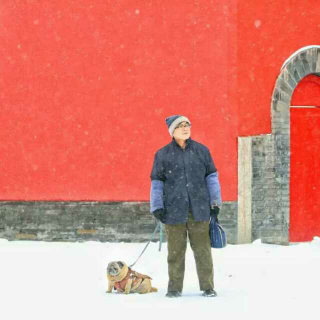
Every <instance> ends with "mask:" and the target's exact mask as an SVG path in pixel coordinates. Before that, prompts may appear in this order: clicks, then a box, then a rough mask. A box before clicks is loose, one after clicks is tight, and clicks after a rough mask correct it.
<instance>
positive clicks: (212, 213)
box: [210, 206, 220, 218]
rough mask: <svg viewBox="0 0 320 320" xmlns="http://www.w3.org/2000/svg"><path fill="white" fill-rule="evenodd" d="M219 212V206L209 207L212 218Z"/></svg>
mask: <svg viewBox="0 0 320 320" xmlns="http://www.w3.org/2000/svg"><path fill="white" fill-rule="evenodd" d="M219 213H220V208H219V207H218V206H214V207H212V208H211V209H210V216H211V217H212V218H213V217H214V216H216V217H217V216H218V214H219Z"/></svg>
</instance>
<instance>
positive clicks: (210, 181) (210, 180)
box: [206, 172, 222, 207]
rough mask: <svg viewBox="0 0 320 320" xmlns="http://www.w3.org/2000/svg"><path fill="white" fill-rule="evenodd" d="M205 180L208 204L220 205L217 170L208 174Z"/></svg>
mask: <svg viewBox="0 0 320 320" xmlns="http://www.w3.org/2000/svg"><path fill="white" fill-rule="evenodd" d="M206 180H207V186H208V190H209V195H210V204H211V205H213V204H217V205H218V206H219V207H220V206H221V204H222V200H221V189H220V183H219V178H218V172H214V173H211V174H209V175H208V176H207V177H206Z"/></svg>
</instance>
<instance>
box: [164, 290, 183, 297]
mask: <svg viewBox="0 0 320 320" xmlns="http://www.w3.org/2000/svg"><path fill="white" fill-rule="evenodd" d="M166 297H167V298H179V297H181V292H179V291H168V293H167V294H166Z"/></svg>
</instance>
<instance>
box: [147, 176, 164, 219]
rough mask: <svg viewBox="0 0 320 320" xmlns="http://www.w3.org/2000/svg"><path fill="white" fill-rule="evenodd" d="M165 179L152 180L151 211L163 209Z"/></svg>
mask: <svg viewBox="0 0 320 320" xmlns="http://www.w3.org/2000/svg"><path fill="white" fill-rule="evenodd" d="M163 208H164V205H163V181H160V180H152V181H151V190H150V212H151V213H152V212H154V211H156V210H157V209H163Z"/></svg>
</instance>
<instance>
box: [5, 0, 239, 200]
mask: <svg viewBox="0 0 320 320" xmlns="http://www.w3.org/2000/svg"><path fill="white" fill-rule="evenodd" d="M227 4H229V5H227ZM232 10H234V7H233V5H230V1H227V0H223V1H222V0H215V1H205V0H203V1H198V2H195V1H193V0H192V1H191V0H187V1H178V0H176V1H172V0H171V1H160V0H158V1H151V0H150V1H128V0H127V1H124V0H120V1H98V0H79V1H65V0H63V1H62V0H59V1H58V0H57V1H49V0H47V1H1V3H0V42H1V44H2V45H1V47H0V70H1V74H0V86H1V93H0V103H1V114H0V120H1V128H0V139H1V144H0V172H1V184H0V199H1V200H106V201H121V200H126V201H134V200H146V201H147V200H149V188H150V178H149V175H150V171H151V166H152V162H153V156H154V153H155V151H156V150H157V149H159V148H160V147H161V146H163V145H164V144H166V143H168V142H169V141H170V136H169V134H168V131H167V128H166V125H165V117H167V116H169V115H172V114H184V115H186V116H188V117H190V119H191V121H192V124H193V127H192V137H193V138H194V139H195V140H198V141H199V142H203V143H205V144H206V145H208V147H209V148H210V150H211V152H212V155H213V157H214V159H215V162H216V166H217V167H218V169H219V172H220V177H221V182H222V193H223V199H224V200H236V198H237V109H236V108H237V106H236V104H234V103H231V102H230V100H229V96H230V95H229V92H228V91H229V90H230V89H229V88H231V87H232V80H230V77H229V73H230V72H232V71H233V70H232V68H230V70H228V65H229V64H230V61H231V60H232V59H234V52H233V50H231V49H230V46H232V45H234V42H233V41H232V38H233V36H231V35H230V31H232V30H235V28H236V25H235V23H232V21H233V20H235V16H234V15H232V13H233V11H232ZM228 32H229V33H228ZM228 86H229V88H228Z"/></svg>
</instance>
